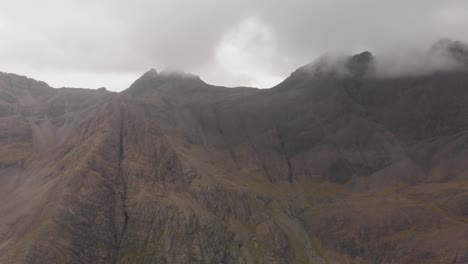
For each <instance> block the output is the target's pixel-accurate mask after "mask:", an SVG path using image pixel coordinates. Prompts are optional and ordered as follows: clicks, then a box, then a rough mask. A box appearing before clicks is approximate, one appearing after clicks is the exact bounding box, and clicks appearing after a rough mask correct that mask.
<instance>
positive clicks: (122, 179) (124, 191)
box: [113, 108, 130, 264]
mask: <svg viewBox="0 0 468 264" xmlns="http://www.w3.org/2000/svg"><path fill="white" fill-rule="evenodd" d="M124 122H125V117H124V110H123V108H120V128H119V157H118V171H117V173H118V178H119V180H120V183H121V185H122V191H121V193H120V199H121V203H120V206H121V210H122V216H123V223H122V228H121V230H120V232H119V233H118V236H117V243H116V249H115V254H114V259H113V263H114V264H116V263H117V261H118V258H119V253H120V249H121V247H122V241H123V239H124V236H125V233H126V232H127V227H128V221H129V219H130V217H129V215H128V212H127V188H128V187H127V181H126V179H125V175H124V173H123V168H122V163H123V159H124V141H123V138H124Z"/></svg>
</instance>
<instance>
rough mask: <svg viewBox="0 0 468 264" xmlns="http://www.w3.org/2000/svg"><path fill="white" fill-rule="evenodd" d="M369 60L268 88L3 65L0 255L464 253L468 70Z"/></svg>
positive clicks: (172, 258) (199, 259) (195, 259)
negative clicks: (396, 69)
mask: <svg viewBox="0 0 468 264" xmlns="http://www.w3.org/2000/svg"><path fill="white" fill-rule="evenodd" d="M439 45H441V44H439ZM457 45H458V46H454V48H453V52H455V53H454V54H457V56H458V57H460V58H464V57H463V56H461V55H460V54H464V55H466V53H463V52H464V51H463V47H464V46H463V45H461V44H460V43H457ZM449 51H450V50H449ZM372 62H373V57H372V54H370V53H368V52H366V53H362V54H358V55H356V56H353V57H350V58H348V59H347V63H346V64H345V66H346V67H347V68H348V71H347V72H348V73H347V74H345V75H340V74H339V73H337V72H333V71H326V72H324V71H322V70H321V68H320V67H317V66H313V67H311V66H310V65H308V66H305V67H303V68H300V69H298V70H297V71H296V72H294V73H293V74H292V75H291V76H290V77H289V78H287V79H286V80H285V81H284V82H283V83H281V84H279V85H278V86H277V87H274V88H272V89H268V90H259V89H253V88H235V89H230V88H224V87H216V86H211V85H208V84H206V83H204V82H203V81H202V80H201V79H200V78H198V77H197V76H193V75H189V74H184V73H177V72H162V73H158V72H157V71H156V70H150V71H149V72H147V73H145V74H144V75H143V76H142V77H141V78H140V79H138V80H137V81H136V82H135V83H134V84H133V85H132V86H131V87H130V88H129V89H127V90H125V91H124V92H121V93H112V92H108V91H107V90H105V89H99V90H86V89H70V88H61V89H55V88H51V87H49V86H48V85H47V84H46V83H43V82H38V81H35V80H32V79H28V78H26V77H22V76H18V75H14V74H5V73H0V146H1V148H0V198H1V201H2V203H1V204H0V216H1V217H0V263H122V264H123V263H171V264H173V263H265V264H266V263H467V261H468V71H467V70H466V69H465V68H460V69H457V70H451V71H439V72H436V73H434V74H431V75H426V76H419V77H398V78H396V77H395V78H377V77H375V76H373V72H372V67H373V66H372ZM318 69H319V70H318Z"/></svg>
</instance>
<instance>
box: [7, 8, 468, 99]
mask: <svg viewBox="0 0 468 264" xmlns="http://www.w3.org/2000/svg"><path fill="white" fill-rule="evenodd" d="M0 4H1V6H2V9H1V10H0V34H1V35H2V39H3V40H2V44H1V46H0V70H3V71H9V72H18V73H20V74H26V75H28V76H33V77H35V78H38V79H44V80H47V81H48V82H50V83H51V84H52V85H53V86H57V87H60V86H85V87H101V86H106V87H109V88H110V89H111V90H123V89H125V88H127V87H128V86H129V85H130V84H131V82H132V81H133V80H134V79H136V78H137V77H138V76H139V75H140V73H141V72H143V71H144V70H145V69H148V68H150V67H157V68H161V69H162V68H175V69H183V70H184V71H187V72H193V73H194V74H196V75H200V76H202V77H203V79H205V80H206V81H207V82H209V83H214V84H219V85H227V86H238V85H247V86H260V87H271V86H273V85H274V84H276V83H278V82H280V81H281V80H283V79H284V78H285V77H286V76H288V75H289V73H290V72H292V71H293V70H294V69H296V68H298V67H299V66H300V65H304V64H305V63H307V62H308V61H310V60H311V59H313V58H317V57H318V56H319V55H320V54H324V53H326V52H330V53H345V54H353V53H356V52H358V51H360V50H370V51H372V53H373V54H377V55H379V54H389V56H390V58H389V59H396V60H397V61H398V62H388V63H386V64H388V65H386V66H385V67H387V69H388V71H389V72H395V74H398V72H399V71H402V70H404V69H408V70H412V69H413V68H415V67H414V66H411V65H410V64H412V62H404V63H402V62H400V61H402V60H403V59H404V57H405V56H407V55H401V56H402V57H403V58H398V56H400V55H398V54H404V53H413V52H405V51H402V50H411V49H416V50H424V47H427V46H430V45H431V44H432V43H434V42H435V41H437V40H438V39H440V38H441V37H443V36H446V37H449V38H452V39H458V40H461V41H464V42H466V41H468V37H467V35H466V34H465V31H466V28H468V19H467V17H468V2H466V1H462V0H448V1H438V0H425V1H422V0H417V1H410V2H408V1H403V0H396V1H391V2H385V3H384V2H376V1H373V0H357V1H352V2H351V1H345V0H331V1H323V0H311V1H302V0H293V1H279V0H259V1H254V2H252V1H247V0H239V1H214V0H206V1H192V0H174V1H161V0H156V1H148V0H135V1H128V0H114V1H110V0H102V1H90V0H84V1H78V0H67V1H59V0H46V1H41V2H37V3H36V2H33V1H26V0H18V1H7V0H0ZM416 13H417V16H416V15H415V14H416ZM395 50H399V51H401V52H399V53H398V54H396V53H394V51H395ZM394 55H396V56H397V57H396V58H394ZM382 56H383V55H382ZM415 56H416V57H418V56H419V58H418V59H416V61H419V62H418V64H425V63H426V62H425V60H427V58H421V57H420V55H415ZM377 57H380V55H379V56H377ZM439 59H440V58H438V59H437V62H439ZM431 60H432V59H431ZM400 63H402V65H400ZM442 64H444V63H442ZM395 65H397V66H395ZM445 66H446V65H444V67H445ZM416 68H417V67H416ZM436 68H437V67H436Z"/></svg>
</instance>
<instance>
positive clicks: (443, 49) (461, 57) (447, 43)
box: [429, 38, 468, 66]
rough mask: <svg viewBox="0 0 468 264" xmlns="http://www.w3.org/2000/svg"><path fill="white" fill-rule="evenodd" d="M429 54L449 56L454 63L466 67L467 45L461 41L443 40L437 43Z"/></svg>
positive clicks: (467, 64) (467, 60)
mask: <svg viewBox="0 0 468 264" xmlns="http://www.w3.org/2000/svg"><path fill="white" fill-rule="evenodd" d="M429 52H430V53H433V54H434V53H439V54H443V55H445V56H449V57H451V58H452V59H454V60H455V61H457V62H459V63H461V64H464V65H465V66H468V44H466V43H464V42H462V41H458V40H451V39H447V38H443V39H441V40H439V41H437V42H436V43H435V44H434V45H433V46H432V47H431V49H430V50H429Z"/></svg>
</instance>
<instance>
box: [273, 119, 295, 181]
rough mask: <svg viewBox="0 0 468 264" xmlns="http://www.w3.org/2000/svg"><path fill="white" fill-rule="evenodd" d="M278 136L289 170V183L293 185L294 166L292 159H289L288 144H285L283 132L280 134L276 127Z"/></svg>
mask: <svg viewBox="0 0 468 264" xmlns="http://www.w3.org/2000/svg"><path fill="white" fill-rule="evenodd" d="M276 134H277V135H278V140H279V143H280V147H281V152H282V155H283V156H284V159H285V161H286V165H287V168H288V181H289V183H292V182H293V180H294V179H293V170H292V165H291V159H290V158H289V154H288V150H287V148H286V143H285V142H284V139H283V136H282V135H281V132H280V130H279V128H278V126H277V127H276Z"/></svg>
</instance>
